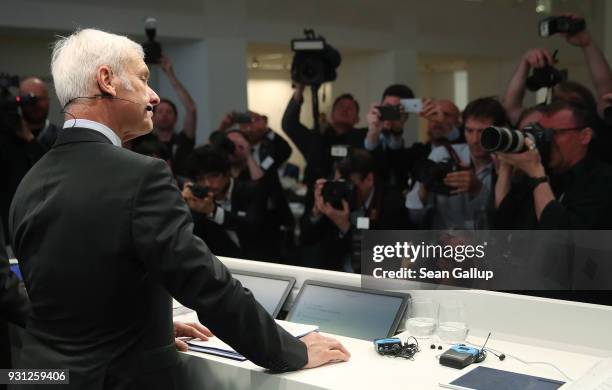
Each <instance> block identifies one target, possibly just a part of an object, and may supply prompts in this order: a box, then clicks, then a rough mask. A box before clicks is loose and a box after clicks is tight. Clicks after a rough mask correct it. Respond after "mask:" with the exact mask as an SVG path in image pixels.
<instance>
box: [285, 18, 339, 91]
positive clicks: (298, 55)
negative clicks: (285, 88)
mask: <svg viewBox="0 0 612 390" xmlns="http://www.w3.org/2000/svg"><path fill="white" fill-rule="evenodd" d="M304 35H305V36H306V38H305V39H299V38H298V39H293V40H292V41H291V50H293V51H294V52H295V55H294V56H293V62H292V63H291V79H292V80H293V81H295V82H296V83H299V84H303V85H321V84H323V83H324V82H327V81H333V80H335V79H336V77H337V75H336V68H338V66H340V62H341V61H342V58H341V57H340V52H338V50H336V49H334V48H333V47H331V46H330V45H328V44H327V43H326V42H325V39H324V38H323V37H321V36H319V37H315V33H314V30H304Z"/></svg>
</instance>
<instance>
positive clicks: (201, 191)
mask: <svg viewBox="0 0 612 390" xmlns="http://www.w3.org/2000/svg"><path fill="white" fill-rule="evenodd" d="M189 190H190V191H191V193H192V194H193V196H195V197H196V198H200V199H204V198H206V197H207V196H208V193H209V192H210V189H209V188H208V187H204V186H201V185H199V184H195V183H194V184H192V185H191V186H190V187H189Z"/></svg>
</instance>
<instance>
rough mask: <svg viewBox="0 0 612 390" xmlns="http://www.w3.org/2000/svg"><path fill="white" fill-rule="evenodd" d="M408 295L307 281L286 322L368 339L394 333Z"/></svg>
mask: <svg viewBox="0 0 612 390" xmlns="http://www.w3.org/2000/svg"><path fill="white" fill-rule="evenodd" d="M408 298H409V295H407V294H397V293H387V292H385V291H374V290H363V289H359V288H352V287H345V286H336V285H331V284H327V283H320V282H313V281H307V282H306V283H304V285H303V286H302V289H301V290H300V294H299V295H298V297H297V298H296V300H295V302H294V304H293V307H292V308H291V311H290V312H289V315H288V316H287V321H292V322H298V323H303V324H312V325H318V326H319V329H320V330H321V331H322V332H327V333H333V334H338V335H342V336H349V337H354V338H358V339H362V340H369V341H372V340H374V339H377V338H381V337H389V336H392V335H394V334H395V332H396V331H397V326H398V324H399V321H400V319H401V317H402V316H403V314H404V311H405V310H406V304H407V300H408Z"/></svg>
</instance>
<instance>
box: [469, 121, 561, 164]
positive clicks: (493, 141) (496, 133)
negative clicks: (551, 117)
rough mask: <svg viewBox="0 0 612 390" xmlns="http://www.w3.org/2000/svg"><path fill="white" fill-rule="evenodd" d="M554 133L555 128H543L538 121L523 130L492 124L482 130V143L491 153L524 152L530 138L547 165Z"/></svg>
mask: <svg viewBox="0 0 612 390" xmlns="http://www.w3.org/2000/svg"><path fill="white" fill-rule="evenodd" d="M554 135H555V134H554V130H552V129H546V128H543V127H542V126H540V125H539V124H538V123H530V124H528V125H527V126H526V127H525V128H524V129H523V130H522V131H521V130H515V129H508V128H505V127H497V126H490V127H487V128H486V129H484V130H483V131H482V134H481V136H480V145H482V148H483V149H484V150H486V151H487V152H490V153H493V152H503V153H522V152H525V151H526V150H527V148H526V147H525V138H530V139H531V140H532V141H533V142H534V144H535V146H536V148H538V152H539V153H540V156H541V158H542V164H544V166H546V164H547V163H548V159H549V158H550V145H551V144H552V141H553V137H554Z"/></svg>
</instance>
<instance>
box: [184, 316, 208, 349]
mask: <svg viewBox="0 0 612 390" xmlns="http://www.w3.org/2000/svg"><path fill="white" fill-rule="evenodd" d="M212 336H213V334H212V332H211V331H210V330H208V328H207V327H205V326H204V325H201V324H198V323H193V322H192V323H188V324H185V323H182V322H176V321H175V322H174V343H175V344H176V349H178V350H179V351H182V352H186V351H187V350H188V349H189V347H188V346H187V343H185V342H184V341H182V340H179V337H193V338H194V339H200V340H203V341H206V340H208V338H209V337H212Z"/></svg>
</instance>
